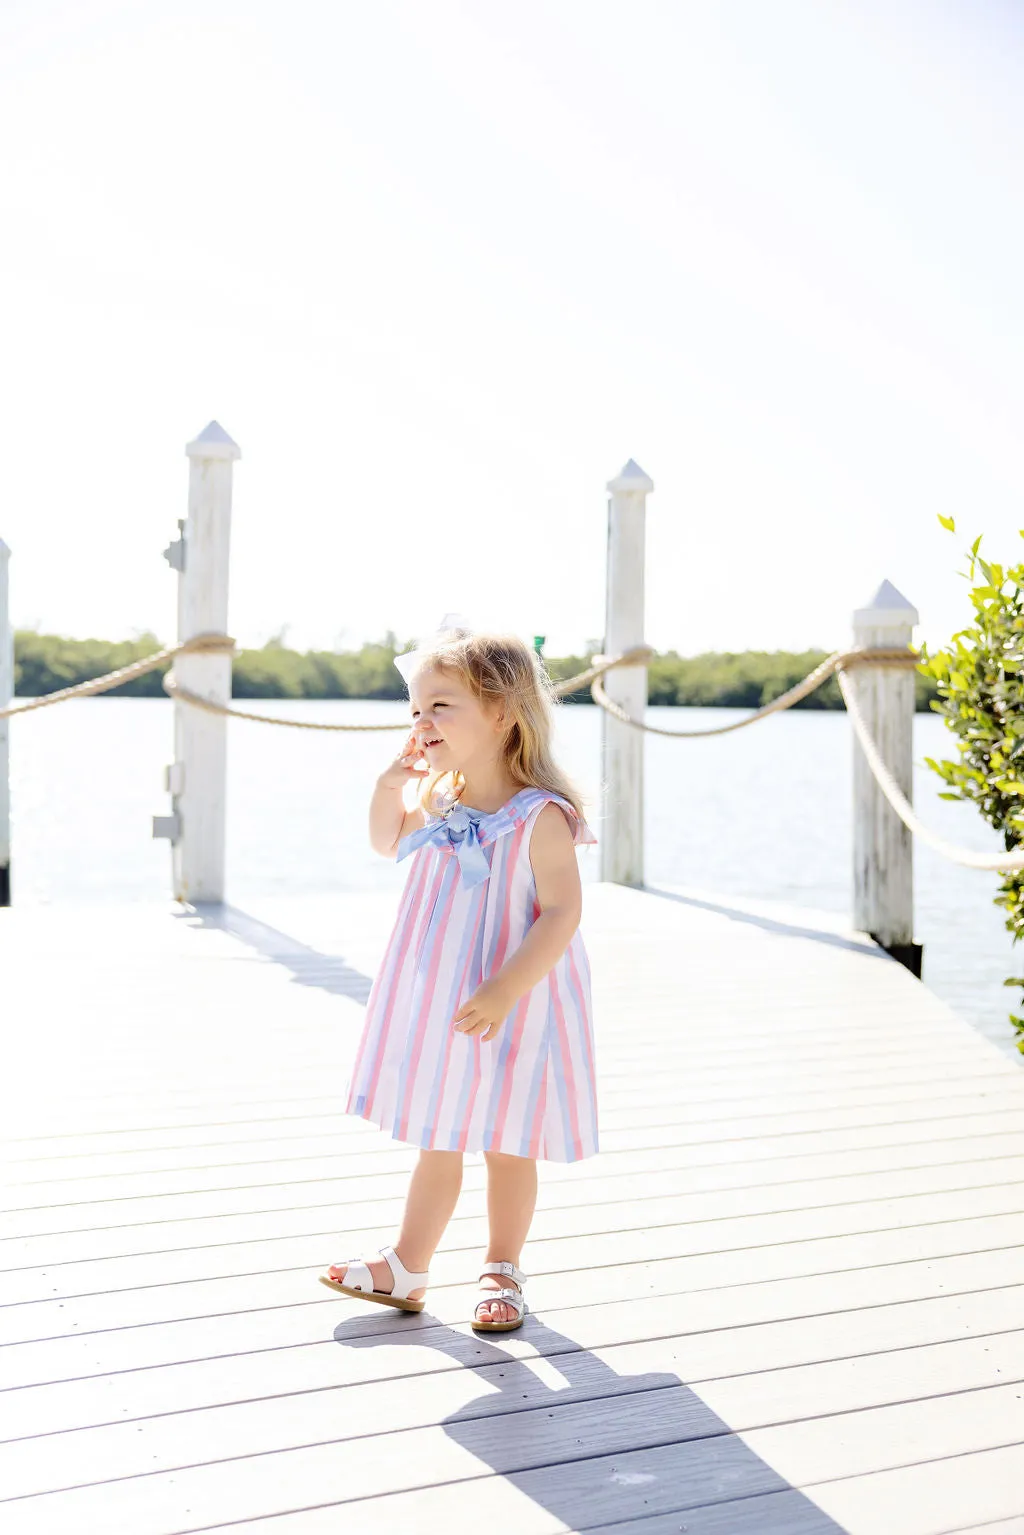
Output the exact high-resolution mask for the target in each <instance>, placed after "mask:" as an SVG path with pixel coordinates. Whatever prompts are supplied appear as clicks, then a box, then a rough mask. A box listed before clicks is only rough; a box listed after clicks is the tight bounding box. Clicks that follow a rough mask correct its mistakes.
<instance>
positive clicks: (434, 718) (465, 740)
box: [409, 667, 501, 773]
mask: <svg viewBox="0 0 1024 1535" xmlns="http://www.w3.org/2000/svg"><path fill="white" fill-rule="evenodd" d="M409 704H410V708H411V710H412V723H413V733H414V734H415V736H416V739H417V742H418V743H419V746H420V749H421V750H422V752H423V755H424V757H425V758H426V760H427V763H428V765H429V766H430V767H431V768H434V769H436V770H437V771H438V772H451V771H452V770H453V769H454V768H458V769H459V771H460V772H462V773H464V772H465V771H466V769H467V768H473V767H477V768H479V767H483V766H484V765H489V764H490V763H491V762H493V761H494V759H495V757H496V756H497V754H498V749H499V745H500V741H501V730H500V727H499V724H498V710H497V709H486V708H485V707H484V705H482V704H481V703H480V701H479V699H477V698H475V697H474V696H473V694H472V693H470V692H469V691H468V690H467V689H466V688H465V687H464V686H463V684H462V683H461V682H459V681H458V679H457V678H456V677H454V676H452V675H451V674H450V673H448V672H441V671H438V670H437V669H436V668H434V667H423V668H422V669H421V670H420V671H418V672H416V673H414V675H413V677H412V679H411V680H410V683H409Z"/></svg>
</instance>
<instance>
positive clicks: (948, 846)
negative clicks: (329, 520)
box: [0, 634, 1024, 873]
mask: <svg viewBox="0 0 1024 1535" xmlns="http://www.w3.org/2000/svg"><path fill="white" fill-rule="evenodd" d="M235 648H236V647H235V641H234V640H233V639H231V638H230V637H229V636H228V635H226V634H197V635H194V636H193V637H192V638H191V639H189V640H183V641H182V642H181V643H180V644H178V645H166V646H164V648H163V649H162V650H157V651H154V652H153V654H152V655H149V656H143V657H141V658H140V659H139V660H138V661H132V662H130V663H129V664H128V665H127V666H120V667H118V668H117V670H116V671H112V672H107V673H105V674H104V676H102V677H92V678H90V679H89V680H88V681H86V682H79V683H76V684H74V685H73V686H72V687H67V688H61V689H59V690H58V691H57V692H55V693H47V694H45V695H44V696H43V697H42V698H32V699H29V700H28V701H27V702H25V703H21V704H14V705H11V706H9V707H8V708H5V709H0V719H6V718H9V717H10V716H11V715H15V714H26V713H28V712H29V711H30V710H32V709H44V708H47V707H49V706H50V705H52V704H60V703H67V702H68V701H69V700H70V699H73V698H85V697H90V696H95V695H96V694H99V693H106V692H109V691H110V690H111V689H113V688H117V687H121V686H122V685H123V684H124V683H126V682H131V681H133V680H134V679H135V678H136V677H143V676H145V675H146V673H147V672H151V671H155V670H156V668H157V667H158V666H162V665H163V663H164V662H165V661H170V660H173V659H174V657H175V656H179V655H188V654H207V655H208V654H211V653H214V654H217V653H222V652H227V653H229V654H230V653H231V652H233V651H234V650H235ZM655 654H656V652H655V651H654V650H653V649H652V647H651V646H650V645H634V646H631V647H630V649H628V650H624V651H622V652H621V654H619V655H617V656H605V655H596V656H594V657H593V660H592V663H591V665H590V666H588V667H586V668H585V669H584V670H583V671H581V672H577V673H576V674H575V675H574V676H572V677H566V678H563V679H562V680H561V681H560V682H557V683H554V684H553V685H552V691H553V692H554V694H555V695H556V696H557V697H560V698H564V697H566V696H567V695H569V694H572V693H576V692H578V691H579V690H580V689H581V688H583V687H586V686H587V685H588V684H589V686H590V692H591V696H592V697H593V699H594V702H595V703H596V704H598V705H600V707H601V708H602V709H604V710H606V711H607V713H608V714H610V715H612V716H613V717H614V718H615V719H617V720H620V721H621V722H622V724H624V725H629V726H631V727H632V728H633V729H634V730H643V731H646V732H647V733H648V734H650V735H658V736H673V737H677V738H679V739H681V740H687V739H695V738H697V737H701V736H717V735H726V734H728V733H729V732H730V731H733V730H742V729H744V728H745V727H746V726H747V725H753V724H756V723H757V722H758V721H759V720H763V719H767V718H768V716H769V715H771V714H778V713H781V712H782V711H783V710H785V709H791V708H792V707H793V705H794V704H798V703H800V702H801V700H802V699H804V698H807V697H808V696H809V695H810V694H811V693H813V692H814V691H815V689H816V688H819V687H821V686H822V684H823V683H825V682H827V681H828V679H829V678H830V677H831V676H833V675H834V676H835V677H836V679H837V681H838V683H839V690H840V692H841V694H842V697H843V702H844V704H845V705H846V712H847V713H848V715H849V716H850V723H851V725H852V726H853V729H854V732H855V734H856V736H857V739H858V741H859V742H860V745H861V748H862V749H863V752H864V756H865V758H866V760H867V763H868V765H869V767H870V768H871V771H872V773H873V774H874V776H875V779H876V781H877V783H878V786H879V788H880V789H881V791H882V793H883V794H884V795H885V797H886V799H887V800H888V802H889V804H890V805H891V806H892V809H893V810H894V811H895V813H896V814H897V815H898V816H899V818H900V820H901V821H902V822H903V824H904V825H905V826H906V827H907V828H908V829H909V830H910V831H911V832H912V833H913V834H914V836H916V837H919V838H920V839H921V841H922V842H927V843H928V844H929V845H930V846H931V847H934V848H935V849H936V850H937V851H938V852H940V853H941V854H942V855H943V856H944V857H945V858H948V859H950V860H951V861H952V862H954V863H958V864H961V865H963V866H964V867H966V868H971V869H990V870H996V871H998V872H1000V873H1012V872H1015V871H1016V870H1019V869H1024V852H1020V853H1003V854H996V855H992V854H987V853H977V852H975V851H974V850H973V849H971V848H962V847H959V846H957V845H956V844H955V843H952V842H948V841H947V840H946V839H945V838H944V837H940V836H939V834H938V833H937V832H934V831H932V830H931V828H930V827H928V826H926V825H925V824H924V822H923V821H922V820H921V819H920V817H919V816H918V815H917V814H916V813H915V811H914V808H913V806H912V805H911V804H910V801H909V800H908V799H907V797H906V795H905V794H904V793H903V791H902V789H901V788H900V786H899V784H898V783H897V782H896V779H895V778H894V777H893V775H892V773H891V772H890V770H889V769H888V767H887V766H886V764H885V762H884V761H883V759H882V756H881V753H880V752H879V750H878V747H877V745H876V743H875V741H874V739H873V738H872V736H871V732H870V730H869V729H868V726H867V722H866V721H865V719H864V715H863V712H862V711H861V708H860V704H859V702H858V700H857V696H856V693H855V690H854V688H853V687H852V685H851V682H850V679H849V678H848V677H847V676H846V673H847V672H848V671H849V670H850V669H851V668H852V667H855V666H907V667H910V666H913V667H916V666H917V665H918V662H919V659H920V658H919V657H918V655H917V654H916V652H914V651H913V650H909V649H905V648H904V649H886V648H882V647H879V648H872V649H865V648H862V647H858V648H854V649H851V650H837V651H834V652H833V653H832V654H831V655H830V656H826V657H825V659H824V660H823V661H821V662H819V664H818V665H817V666H816V667H814V669H813V670H812V671H810V672H808V674H807V676H806V677H804V678H802V679H801V680H800V681H799V682H797V683H796V684H795V685H794V686H793V687H791V688H788V689H787V690H786V692H784V693H780V694H779V696H778V698H773V699H771V700H770V702H769V703H766V704H762V705H761V707H760V708H759V709H752V710H751V712H750V713H749V714H747V715H744V717H743V718H742V719H739V720H731V721H730V722H729V723H728V724H725V725H711V726H708V727H705V728H703V729H700V730H667V729H664V728H663V727H661V726H659V725H649V724H647V722H646V721H645V720H637V719H633V717H632V716H631V715H630V714H628V713H627V712H626V710H625V709H623V708H622V707H621V706H620V705H619V704H617V703H616V702H615V701H614V699H611V698H609V697H608V694H607V693H606V691H605V689H604V687H603V686H602V683H601V679H602V678H603V677H604V676H606V675H607V673H608V672H610V671H614V670H615V668H616V667H620V666H643V665H645V664H646V662H647V661H648V660H650V658H651V657H652V656H653V655H655ZM163 687H164V690H165V692H167V693H168V694H169V695H170V697H171V698H174V699H178V700H180V701H181V702H182V703H187V704H190V705H191V706H192V707H193V708H196V709H205V710H206V711H207V712H209V713H211V714H222V715H227V716H229V717H230V718H232V719H243V720H249V721H251V722H253V723H256V724H262V725H283V726H285V727H287V728H290V729H293V730H329V731H368V730H407V729H408V728H409V727H408V721H405V720H399V721H393V722H388V723H386V724H372V725H363V724H348V723H345V724H341V723H333V722H329V721H326V720H291V719H282V718H280V717H279V716H277V715H273V714H257V713H255V712H254V711H252V710H248V709H236V708H235V707H234V706H233V705H231V704H222V703H219V702H218V701H217V700H215V699H212V698H204V697H202V695H201V694H199V693H193V692H192V691H191V690H190V689H188V688H183V687H182V686H181V684H180V683H179V682H178V680H177V678H176V677H175V675H174V672H173V670H171V671H169V672H168V673H167V675H166V676H165V677H164V679H163Z"/></svg>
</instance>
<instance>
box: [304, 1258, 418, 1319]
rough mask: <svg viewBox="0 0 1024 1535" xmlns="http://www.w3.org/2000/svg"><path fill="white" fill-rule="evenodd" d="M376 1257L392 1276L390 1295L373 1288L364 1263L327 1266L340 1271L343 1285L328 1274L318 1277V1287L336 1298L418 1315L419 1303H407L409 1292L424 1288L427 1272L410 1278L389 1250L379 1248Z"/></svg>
mask: <svg viewBox="0 0 1024 1535" xmlns="http://www.w3.org/2000/svg"><path fill="white" fill-rule="evenodd" d="M380 1255H381V1257H382V1258H383V1259H384V1262H385V1263H386V1264H387V1266H388V1268H389V1269H390V1270H391V1272H392V1274H393V1275H394V1280H395V1283H394V1288H393V1289H392V1291H391V1293H390V1294H386V1293H385V1292H384V1291H383V1290H375V1289H374V1288H373V1275H372V1274H371V1273H370V1270H369V1268H368V1266H367V1265H366V1264H365V1263H362V1262H358V1261H357V1262H354V1263H347V1264H345V1263H334V1264H332V1265H331V1267H332V1268H344V1270H345V1283H344V1284H342V1282H341V1280H340V1279H332V1278H331V1277H330V1272H329V1271H328V1273H326V1274H321V1275H320V1276H319V1277H320V1283H321V1284H325V1285H326V1286H327V1288H328V1289H329V1290H337V1292H338V1294H339V1295H354V1296H355V1298H356V1300H372V1301H376V1302H377V1303H378V1304H379V1305H381V1306H397V1307H398V1309H399V1310H400V1311H422V1310H423V1304H424V1303H423V1301H421V1300H410V1299H409V1291H410V1290H420V1289H423V1288H424V1287H425V1286H426V1284H427V1282H428V1280H429V1279H430V1272H429V1270H428V1271H427V1273H425V1274H411V1273H410V1272H409V1270H408V1269H407V1268H406V1266H405V1264H404V1263H403V1262H402V1260H401V1258H400V1257H399V1256H398V1254H397V1253H396V1252H395V1249H394V1248H393V1247H382V1248H381V1250H380Z"/></svg>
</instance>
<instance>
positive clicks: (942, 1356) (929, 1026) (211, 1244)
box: [0, 884, 1024, 1535]
mask: <svg viewBox="0 0 1024 1535" xmlns="http://www.w3.org/2000/svg"><path fill="white" fill-rule="evenodd" d="M394 907H395V896H394V895H393V894H391V893H383V894H373V895H364V894H353V895H350V896H342V897H337V896H330V897H325V898H323V899H321V900H316V901H314V900H310V901H308V902H295V901H289V902H284V901H282V902H280V903H276V904H275V903H273V902H269V901H268V902H265V903H262V904H261V905H260V906H259V907H258V908H253V909H251V910H248V911H246V912H244V913H243V912H240V911H237V910H234V909H232V908H230V907H223V908H221V907H210V908H206V909H202V910H200V911H197V912H187V911H184V910H183V909H182V908H177V907H172V906H171V905H170V904H168V906H166V907H163V906H159V905H156V906H135V907H122V906H109V907H102V906H91V907H88V908H86V909H79V908H71V907H67V908H61V907H39V908H24V909H18V908H15V909H14V910H11V911H0V1010H2V1017H3V1037H4V1067H5V1072H4V1084H3V1092H4V1100H5V1101H4V1133H5V1136H7V1137H9V1140H8V1144H7V1146H6V1147H5V1151H6V1153H7V1156H6V1172H7V1176H8V1178H9V1180H10V1184H11V1187H10V1189H9V1195H8V1201H7V1204H8V1209H9V1213H8V1214H7V1215H6V1216H5V1218H4V1232H3V1235H4V1241H3V1244H2V1247H3V1262H2V1265H0V1266H2V1269H3V1273H2V1275H0V1303H2V1306H0V1341H2V1342H4V1343H5V1344H7V1345H9V1346H7V1347H5V1348H4V1350H3V1354H2V1360H0V1369H2V1376H3V1379H2V1382H0V1384H2V1386H3V1388H4V1389H3V1390H2V1391H0V1439H2V1440H3V1441H4V1442H3V1444H2V1445H0V1496H2V1498H3V1500H4V1501H3V1503H2V1507H0V1525H2V1528H3V1530H4V1532H5V1535H57V1532H69V1535H70V1532H74V1535H85V1532H93V1531H95V1532H102V1535H120V1532H124V1535H183V1532H185V1531H199V1530H212V1529H221V1528H224V1527H230V1528H231V1529H232V1530H237V1529H249V1528H252V1529H253V1530H257V1529H258V1530H261V1531H266V1532H267V1535H321V1532H330V1535H364V1532H365V1535H421V1532H422V1535H438V1532H443V1535H463V1532H469V1531H473V1532H474V1535H476V1532H482V1531H486V1530H491V1531H501V1532H503V1535H546V1532H550V1531H567V1530H587V1531H590V1532H593V1535H626V1532H630V1535H670V1532H671V1535H676V1532H679V1531H685V1532H687V1535H826V1532H828V1535H835V1532H839V1531H846V1532H848V1535H939V1532H952V1531H959V1532H962V1535H966V1532H968V1531H972V1532H978V1535H981V1531H982V1530H984V1531H986V1532H987V1535H1021V1532H1022V1531H1024V1443H1022V1441H1024V1289H1022V1284H1024V1213H1022V1208H1024V1070H1022V1069H1021V1067H1020V1066H1018V1065H1017V1063H1016V1062H1015V1061H1014V1060H1012V1059H1011V1058H1009V1057H1008V1056H1006V1055H1005V1054H1003V1053H1002V1052H1000V1051H999V1049H998V1048H997V1047H996V1046H995V1045H993V1044H991V1043H989V1042H987V1041H986V1040H984V1039H983V1038H982V1037H981V1036H980V1035H978V1034H977V1033H976V1032H975V1031H973V1030H972V1029H971V1028H970V1027H968V1026H967V1025H966V1024H964V1023H962V1022H960V1021H959V1020H958V1019H957V1018H955V1017H954V1016H953V1015H952V1014H951V1012H950V1011H949V1009H948V1008H947V1007H946V1006H945V1005H943V1004H942V1003H940V1002H939V1001H938V1000H937V999H936V998H935V997H934V996H933V995H932V994H931V993H930V992H929V991H927V990H926V989H925V988H924V987H923V986H921V985H920V984H919V983H918V982H916V981H915V980H914V979H913V978H912V977H911V976H910V974H909V973H908V972H907V971H905V970H904V969H902V968H901V967H900V966H899V965H897V964H896V963H894V962H893V961H892V960H890V959H888V958H887V957H886V956H885V955H883V954H882V953H881V952H880V951H878V950H876V949H875V948H874V947H873V946H872V945H871V944H870V943H869V942H868V941H867V940H865V939H864V938H862V937H860V936H858V935H856V934H850V933H848V932H845V931H844V930H843V928H842V926H841V924H839V923H836V924H833V925H830V924H829V922H828V919H826V918H823V917H821V916H818V915H816V916H813V917H811V916H809V915H808V914H807V913H804V912H799V911H794V910H790V909H785V908H780V907H777V906H771V907H769V906H757V905H754V904H752V903H745V904H737V903H734V902H732V901H731V900H726V899H720V898H716V897H713V896H708V895H702V894H700V893H698V892H693V891H684V890H680V889H672V890H669V889H657V890H644V891H639V890H635V889H629V888H626V887H623V886H621V885H613V884H596V885H588V886H587V887H586V891H585V915H584V935H585V937H586V940H587V943H588V947H589V950H590V955H591V961H592V966H593V973H594V987H595V1007H596V1015H597V1024H598V1043H599V1052H600V1069H601V1109H602V1144H603V1150H602V1154H601V1155H600V1157H598V1158H596V1159H594V1160H592V1161H589V1162H584V1163H581V1164H578V1165H577V1166H575V1167H565V1166H557V1165H548V1166H547V1167H546V1168H545V1169H544V1170H543V1174H542V1191H541V1201H540V1208H539V1212H538V1215H537V1219H536V1223H535V1226H534V1231H533V1235H532V1238H531V1241H530V1244H529V1246H528V1248H527V1251H526V1253H525V1254H524V1266H525V1268H526V1271H527V1273H528V1274H529V1275H530V1276H531V1278H530V1281H529V1284H528V1287H527V1291H528V1297H529V1300H530V1304H531V1307H532V1308H533V1314H532V1315H531V1316H530V1317H529V1318H528V1320H527V1324H526V1326H525V1328H524V1329H523V1331H522V1332H520V1333H517V1334H514V1335H511V1336H509V1337H506V1338H499V1339H497V1340H491V1339H486V1338H483V1337H477V1336H476V1335H474V1334H473V1333H472V1331H471V1330H470V1328H469V1326H468V1318H469V1316H470V1315H471V1310H472V1305H473V1300H474V1288H473V1281H474V1280H475V1277H476V1273H477V1260H478V1256H479V1254H480V1252H481V1250H482V1243H483V1238H484V1223H483V1219H482V1216H483V1205H482V1197H481V1172H482V1168H481V1165H480V1162H479V1159H476V1158H474V1159H471V1160H470V1162H469V1165H468V1169H467V1182H466V1190H465V1193H464V1195H463V1200H462V1204H461V1206H460V1208H459V1211H458V1212H457V1215H456V1218H455V1220H454V1221H453V1223H452V1225H451V1227H450V1228H449V1231H448V1234H447V1237H446V1241H445V1245H444V1247H443V1249H442V1251H441V1252H440V1253H439V1254H438V1256H437V1258H436V1260H435V1264H434V1275H435V1280H436V1282H435V1286H434V1288H433V1289H432V1290H431V1293H430V1295H429V1298H428V1309H427V1310H426V1311H425V1312H424V1313H423V1314H422V1316H418V1317H414V1316H402V1315H399V1314H396V1313H394V1312H392V1311H388V1310H385V1309H384V1308H369V1307H365V1306H360V1305H359V1304H358V1303H356V1302H349V1301H345V1300H342V1299H339V1298H337V1297H334V1296H331V1295H330V1294H329V1293H328V1292H327V1291H326V1290H324V1289H323V1288H322V1287H321V1286H320V1285H318V1284H317V1282H316V1275H317V1273H318V1272H319V1271H320V1269H321V1268H322V1267H323V1266H324V1265H325V1264H326V1263H328V1262H331V1261H337V1260H338V1259H343V1258H344V1257H346V1256H350V1255H352V1254H354V1253H358V1252H359V1251H360V1250H363V1249H367V1248H369V1249H370V1250H373V1249H374V1248H376V1247H377V1246H378V1245H380V1243H381V1242H384V1241H387V1240H389V1239H390V1238H391V1237H392V1235H393V1232H394V1225H395V1221H396V1218H397V1215H398V1212H399V1209H400V1204H401V1199H402V1194H403V1191H404V1184H405V1176H406V1173H407V1170H408V1168H409V1166H410V1164H411V1161H412V1158H413V1155H414V1153H413V1152H412V1151H411V1150H410V1149H408V1148H405V1147H401V1146H396V1145H394V1144H393V1143H392V1142H390V1141H389V1140H387V1139H386V1138H385V1137H384V1136H382V1135H380V1134H378V1133H377V1132H376V1131H374V1130H372V1129H370V1128H368V1127H367V1126H365V1125H363V1124H362V1122H357V1121H353V1120H348V1119H346V1118H344V1117H343V1116H342V1114H341V1106H340V1095H341V1092H342V1088H343V1086H344V1080H345V1073H346V1070H347V1065H348V1061H349V1059H350V1056H351V1054H352V1051H353V1049H354V1045H355V1040H356V1036H357V1031H358V1029H359V1026H360V1021H361V1017H362V1011H363V1004H364V1003H365V999H366V996H367V994H368V991H369V987H370V982H371V979H372V976H373V973H374V970H375V968H376V965H377V963H378V961H379V959H380V956H381V953H382V949H383V944H384V941H385V938H386V936H387V930H388V924H389V920H390V917H391V914H392V912H393V910H394Z"/></svg>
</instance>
